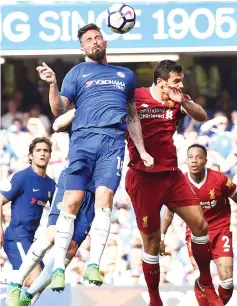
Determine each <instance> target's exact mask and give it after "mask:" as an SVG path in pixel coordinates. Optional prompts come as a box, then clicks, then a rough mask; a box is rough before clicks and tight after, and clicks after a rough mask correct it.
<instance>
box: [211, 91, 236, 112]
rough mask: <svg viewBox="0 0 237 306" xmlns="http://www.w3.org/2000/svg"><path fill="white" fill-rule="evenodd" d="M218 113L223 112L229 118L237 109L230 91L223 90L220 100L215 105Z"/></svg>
mask: <svg viewBox="0 0 237 306" xmlns="http://www.w3.org/2000/svg"><path fill="white" fill-rule="evenodd" d="M215 109H216V111H221V112H223V113H224V114H225V115H226V116H229V115H230V114H231V112H232V111H233V110H234V109H236V105H235V103H234V101H233V100H232V97H231V94H230V93H229V91H228V90H223V91H222V93H221V96H220V99H219V100H217V103H216V105H215Z"/></svg>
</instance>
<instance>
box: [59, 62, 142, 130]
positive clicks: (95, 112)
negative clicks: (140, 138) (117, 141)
mask: <svg viewBox="0 0 237 306" xmlns="http://www.w3.org/2000/svg"><path fill="white" fill-rule="evenodd" d="M135 87H136V79H135V75H134V73H133V72H132V71H131V70H130V69H128V68H126V67H119V66H111V65H104V64H98V63H92V62H85V63H81V64H79V65H77V66H75V67H73V68H72V69H71V70H70V71H69V72H68V73H67V75H66V77H65V78H64V81H63V85H62V89H61V96H65V97H67V98H68V99H69V100H70V101H73V102H74V104H75V108H76V113H75V119H74V120H73V123H72V131H76V130H80V129H88V128H90V130H91V131H92V132H95V133H102V134H108V135H111V134H113V132H114V134H118V133H120V134H122V133H124V132H125V130H126V127H127V125H126V117H127V104H128V103H130V102H133V101H134V91H135Z"/></svg>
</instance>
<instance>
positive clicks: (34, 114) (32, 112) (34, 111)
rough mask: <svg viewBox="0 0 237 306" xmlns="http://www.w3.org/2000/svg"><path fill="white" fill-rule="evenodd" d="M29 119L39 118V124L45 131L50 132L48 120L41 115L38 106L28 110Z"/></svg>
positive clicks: (35, 105)
mask: <svg viewBox="0 0 237 306" xmlns="http://www.w3.org/2000/svg"><path fill="white" fill-rule="evenodd" d="M29 115H30V117H31V118H39V119H40V120H41V122H42V123H43V125H44V127H45V129H46V131H47V132H49V131H50V128H51V123H50V121H49V118H48V117H47V116H45V115H43V114H41V109H40V106H39V105H38V104H34V105H33V106H32V107H31V109H30V114H29Z"/></svg>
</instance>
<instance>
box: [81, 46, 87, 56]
mask: <svg viewBox="0 0 237 306" xmlns="http://www.w3.org/2000/svg"><path fill="white" fill-rule="evenodd" d="M81 52H82V55H86V52H85V50H84V48H82V47H81Z"/></svg>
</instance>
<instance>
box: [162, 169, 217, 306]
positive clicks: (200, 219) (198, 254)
mask: <svg viewBox="0 0 237 306" xmlns="http://www.w3.org/2000/svg"><path fill="white" fill-rule="evenodd" d="M168 202H169V204H167V206H168V207H169V209H171V210H172V211H173V212H174V213H176V214H177V215H179V216H180V217H181V219H183V220H184V222H185V223H186V224H187V225H188V226H189V228H190V230H191V232H192V235H191V240H192V242H191V245H192V252H193V256H194V258H195V261H196V263H197V265H198V268H199V271H200V278H199V279H198V280H197V284H196V285H199V286H200V288H202V289H203V291H205V295H206V297H207V299H208V302H209V304H210V305H213V306H214V305H215V306H219V305H220V306H222V305H223V303H222V301H221V299H220V298H219V296H218V295H217V294H216V292H215V289H214V287H213V284H212V278H211V272H210V262H211V251H210V243H209V238H208V224H207V222H206V221H205V219H204V216H203V212H202V209H201V206H200V203H199V200H198V198H197V197H196V195H195V194H194V193H193V191H192V190H191V188H190V187H189V185H188V184H187V181H186V179H185V177H184V175H183V174H182V173H181V171H178V172H177V173H176V174H175V176H174V175H173V177H172V180H171V187H170V198H169V201H168ZM204 287H205V288H204Z"/></svg>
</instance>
